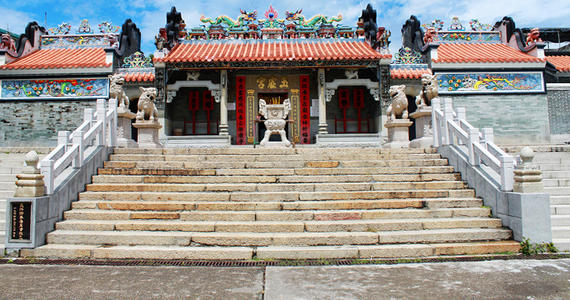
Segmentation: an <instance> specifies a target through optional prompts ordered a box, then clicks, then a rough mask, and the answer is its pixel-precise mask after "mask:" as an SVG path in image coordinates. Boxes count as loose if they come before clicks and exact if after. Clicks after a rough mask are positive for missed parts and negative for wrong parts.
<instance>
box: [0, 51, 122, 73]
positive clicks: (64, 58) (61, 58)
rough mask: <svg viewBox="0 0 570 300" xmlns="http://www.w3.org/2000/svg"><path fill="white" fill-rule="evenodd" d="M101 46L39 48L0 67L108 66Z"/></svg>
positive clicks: (69, 67)
mask: <svg viewBox="0 0 570 300" xmlns="http://www.w3.org/2000/svg"><path fill="white" fill-rule="evenodd" d="M105 57H106V54H105V50H103V49H102V48H83V49H69V48H67V49H40V50H38V51H36V52H33V53H31V54H30V55H27V56H25V57H23V58H20V59H18V60H16V61H13V62H11V63H9V64H6V65H4V66H0V68H1V69H4V70H7V69H13V70H17V69H74V68H100V67H109V66H111V64H107V63H105Z"/></svg>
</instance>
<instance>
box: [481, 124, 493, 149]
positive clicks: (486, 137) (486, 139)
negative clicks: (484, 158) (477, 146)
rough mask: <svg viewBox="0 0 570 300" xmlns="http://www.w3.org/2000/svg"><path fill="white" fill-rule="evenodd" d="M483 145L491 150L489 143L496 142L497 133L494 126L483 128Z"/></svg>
mask: <svg viewBox="0 0 570 300" xmlns="http://www.w3.org/2000/svg"><path fill="white" fill-rule="evenodd" d="M482 132H483V137H482V138H483V145H484V146H485V149H487V150H489V146H488V145H489V144H491V143H494V140H495V135H494V133H493V128H483V129H482Z"/></svg>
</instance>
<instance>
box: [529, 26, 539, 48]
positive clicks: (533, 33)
mask: <svg viewBox="0 0 570 300" xmlns="http://www.w3.org/2000/svg"><path fill="white" fill-rule="evenodd" d="M540 42H542V39H541V38H540V31H539V30H538V28H533V29H531V30H530V32H529V33H528V34H527V36H526V43H527V44H533V43H540Z"/></svg>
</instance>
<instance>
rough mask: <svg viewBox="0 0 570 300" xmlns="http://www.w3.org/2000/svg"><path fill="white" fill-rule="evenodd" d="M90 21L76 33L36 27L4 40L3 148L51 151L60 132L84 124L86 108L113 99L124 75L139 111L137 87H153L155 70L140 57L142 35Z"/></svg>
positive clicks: (0, 87)
mask: <svg viewBox="0 0 570 300" xmlns="http://www.w3.org/2000/svg"><path fill="white" fill-rule="evenodd" d="M97 27H98V28H97V29H92V28H91V26H90V24H89V22H88V21H87V20H85V19H84V20H83V21H82V22H81V24H80V25H79V26H78V27H77V28H74V29H73V30H72V26H71V25H69V24H68V23H63V24H61V25H59V26H58V27H56V28H51V29H49V30H46V29H45V28H44V27H41V26H39V25H38V24H37V23H36V22H31V23H29V24H28V26H27V27H26V30H25V33H24V34H22V35H20V36H18V37H17V39H14V35H9V34H7V33H5V34H3V35H2V41H3V43H2V46H1V47H0V81H1V84H0V107H1V109H0V121H1V122H2V127H1V128H0V145H2V146H23V145H26V146H30V145H39V146H48V145H54V144H55V142H56V141H55V137H56V136H57V131H59V130H70V129H73V128H75V127H77V125H78V124H79V123H80V122H81V120H82V119H83V108H95V100H96V99H98V98H108V97H109V89H110V87H109V76H110V75H112V74H115V73H121V74H124V76H123V77H124V80H125V84H124V86H125V90H126V93H127V94H129V96H130V97H131V98H132V100H134V101H132V104H133V105H134V108H136V97H138V94H137V90H138V86H140V85H143V86H145V85H146V86H149V85H153V84H154V67H153V65H152V62H151V60H150V59H149V58H145V57H144V56H143V55H142V53H141V52H140V31H139V29H138V28H137V26H136V24H134V23H133V22H132V21H131V20H127V21H126V22H125V23H124V24H123V26H122V27H119V26H113V25H112V24H110V23H108V22H103V23H101V24H99V25H98V26H97Z"/></svg>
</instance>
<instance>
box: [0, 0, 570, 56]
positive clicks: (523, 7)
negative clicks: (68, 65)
mask: <svg viewBox="0 0 570 300" xmlns="http://www.w3.org/2000/svg"><path fill="white" fill-rule="evenodd" d="M368 3H371V4H372V5H373V7H374V8H375V9H376V10H377V12H378V20H377V23H378V25H379V26H384V27H387V28H388V29H389V30H390V31H391V32H392V37H391V39H390V40H391V41H392V46H391V49H392V51H395V50H397V49H398V48H399V47H400V45H401V35H400V29H401V28H402V24H403V23H404V22H405V20H406V19H408V18H409V17H410V15H412V14H413V15H416V16H417V17H418V18H419V19H420V21H421V22H422V23H428V22H431V21H432V20H433V19H435V18H439V19H442V20H444V21H446V24H449V20H451V17H453V16H458V17H459V18H460V19H461V20H462V21H468V20H469V19H472V18H477V19H479V20H480V21H481V22H483V23H489V24H492V23H494V22H495V21H498V20H500V19H502V18H503V17H504V16H511V17H513V18H514V20H515V22H516V25H517V27H570V1H568V0H550V1H541V0H518V1H516V0H514V1H513V0H503V1H497V0H479V1H472V0H469V1H468V0H455V1H449V0H379V1H350V0H348V1H347V0H312V1H307V0H286V1H283V0H282V1H252V0H239V1H238V0H233V1H232V0H230V1H217V0H208V1H204V0H194V1H171V0H153V1H147V0H140V1H136V0H135V1H132V0H131V1H126V0H112V1H109V0H107V1H101V0H92V1H89V0H83V1H76V0H66V1H38V0H25V1H14V0H10V1H7V0H0V16H2V17H1V18H0V28H4V29H7V28H8V29H9V30H10V31H12V32H14V33H22V32H23V30H24V28H25V26H26V24H27V23H28V22H30V21H37V22H38V23H40V24H41V25H45V21H46V18H45V16H46V13H47V28H51V27H55V26H57V25H59V24H61V23H63V22H67V23H69V24H71V25H72V30H76V28H77V25H78V24H79V22H80V21H81V20H82V19H88V20H89V21H90V24H91V26H92V27H93V28H94V29H95V27H96V26H97V24H99V23H101V22H102V21H110V22H112V23H113V24H114V25H117V26H120V25H122V24H123V22H124V21H125V20H126V19H128V18H131V19H132V20H133V21H134V22H135V23H136V24H137V26H138V27H139V28H140V29H141V31H142V35H143V41H142V42H143V43H142V50H143V51H144V52H145V54H146V55H148V54H149V53H151V52H153V51H154V45H153V40H154V35H156V33H158V29H159V28H160V27H163V26H164V24H165V22H166V12H168V11H169V10H170V7H171V6H173V5H174V6H176V7H177V9H178V11H180V12H182V18H183V19H184V20H185V22H186V24H187V26H188V27H192V26H196V25H199V24H200V20H199V19H200V16H201V15H205V16H207V17H217V16H219V15H227V16H229V17H231V18H233V19H235V18H236V17H237V16H238V15H239V10H240V9H245V10H247V11H252V10H257V12H258V18H260V17H263V13H264V12H265V11H266V10H267V8H268V7H269V5H270V4H272V5H273V7H274V8H275V9H276V10H277V11H278V13H279V15H280V16H283V14H284V12H285V10H290V11H292V10H297V9H303V14H304V15H305V17H307V18H310V17H312V16H313V15H315V14H319V13H320V14H324V15H327V16H333V15H335V16H336V15H338V14H342V15H343V18H344V20H343V22H342V23H343V24H345V25H351V26H354V25H355V24H356V20H357V18H358V17H359V16H360V13H361V10H362V9H364V8H365V7H366V5H367V4H368Z"/></svg>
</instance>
